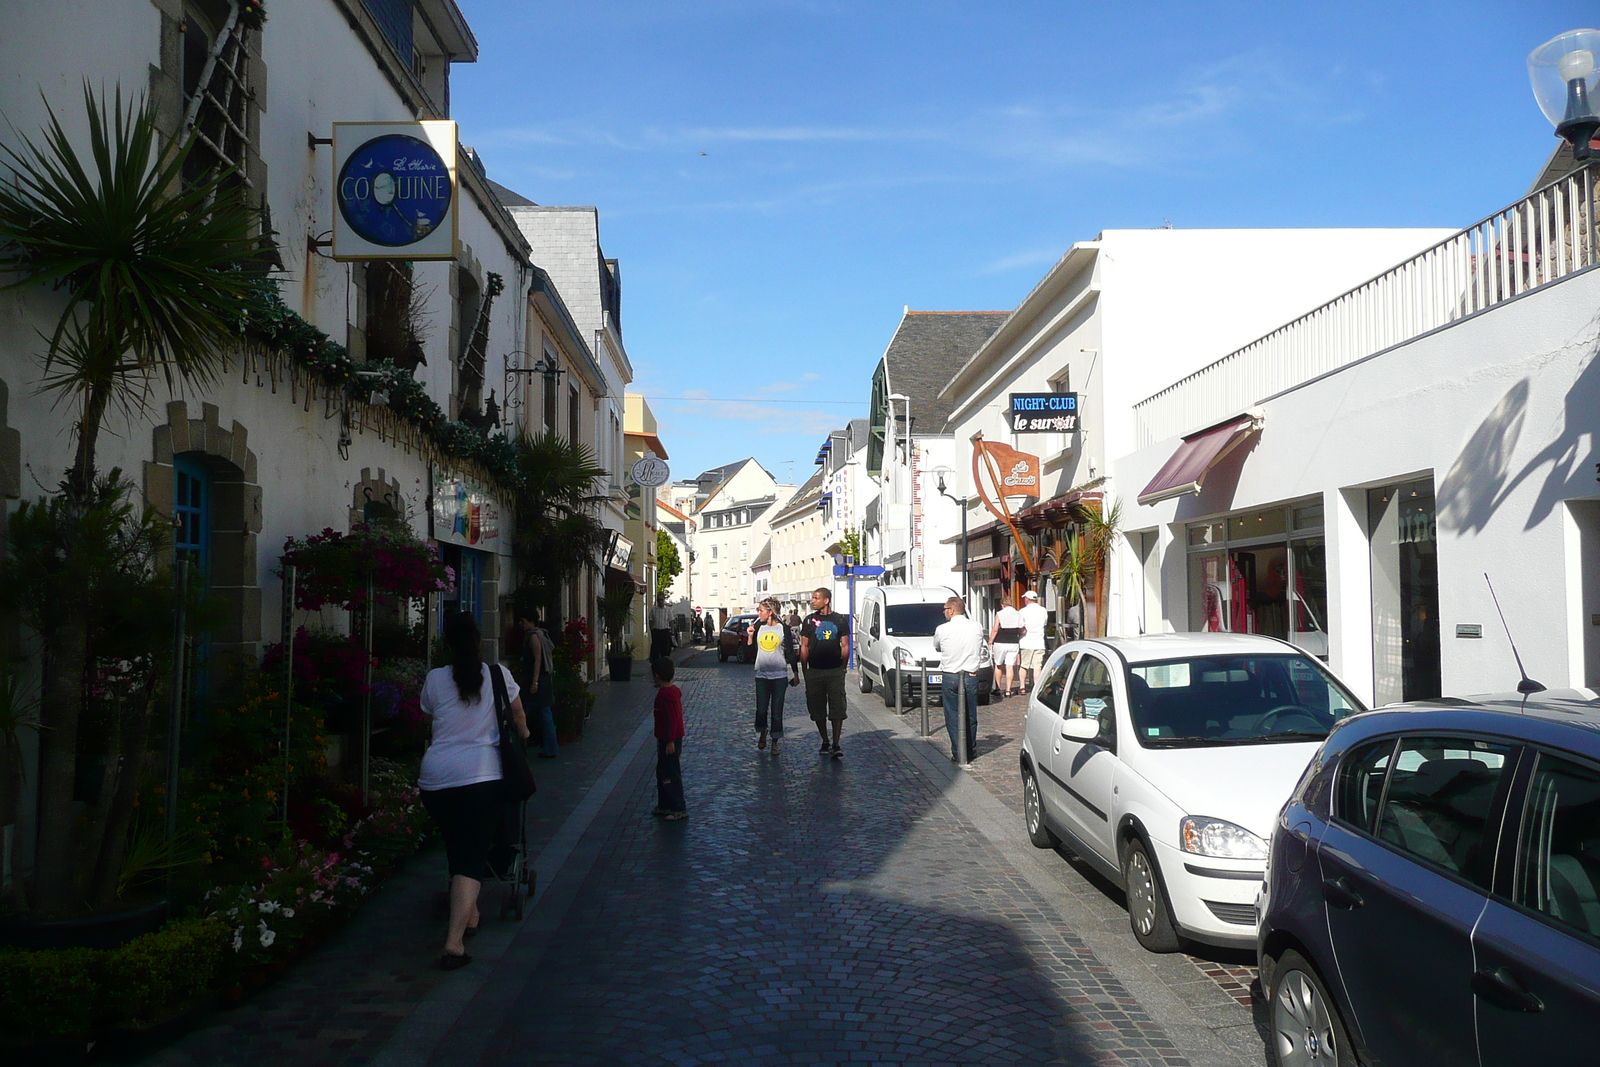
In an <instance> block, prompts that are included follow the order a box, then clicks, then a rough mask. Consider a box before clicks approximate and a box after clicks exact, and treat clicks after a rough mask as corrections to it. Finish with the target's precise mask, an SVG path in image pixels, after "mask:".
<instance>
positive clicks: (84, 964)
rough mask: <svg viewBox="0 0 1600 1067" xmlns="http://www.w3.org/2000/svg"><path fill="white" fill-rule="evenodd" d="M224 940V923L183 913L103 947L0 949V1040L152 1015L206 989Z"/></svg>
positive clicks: (140, 1021) (73, 1032)
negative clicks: (112, 946)
mask: <svg viewBox="0 0 1600 1067" xmlns="http://www.w3.org/2000/svg"><path fill="white" fill-rule="evenodd" d="M227 948H228V930H227V928H226V927H225V926H223V925H222V924H221V923H219V922H216V921H214V920H210V919H189V920H184V921H181V922H172V923H168V924H167V925H166V926H164V927H162V928H161V929H160V930H157V931H156V932H155V933H153V934H145V935H144V936H143V937H138V938H135V939H134V940H132V941H129V942H128V943H127V944H126V945H123V946H122V947H121V948H118V949H112V950H109V951H107V950H103V949H91V948H66V949H47V950H44V951H40V952H27V951H21V950H15V949H13V950H7V951H3V952H0V1041H4V1042H26V1041H29V1040H37V1039H39V1038H52V1037H78V1036H85V1037H86V1036H89V1035H91V1034H93V1033H94V1032H95V1031H96V1030H97V1029H99V1028H100V1027H101V1026H104V1025H110V1026H148V1025H150V1024H151V1023H154V1022H158V1021H160V1020H161V1019H163V1018H165V1017H166V1016H168V1015H170V1014H171V1013H172V1012H174V1011H176V1010H178V1009H181V1008H184V1007H187V1006H188V1005H190V1004H193V1003H194V1002H195V1001H197V1000H199V999H200V998H202V997H204V996H205V995H206V994H207V993H209V992H210V990H211V987H212V984H213V982H214V981H215V980H216V976H217V971H218V969H219V968H220V967H221V965H222V963H223V960H224V958H225V954H226V951H227Z"/></svg>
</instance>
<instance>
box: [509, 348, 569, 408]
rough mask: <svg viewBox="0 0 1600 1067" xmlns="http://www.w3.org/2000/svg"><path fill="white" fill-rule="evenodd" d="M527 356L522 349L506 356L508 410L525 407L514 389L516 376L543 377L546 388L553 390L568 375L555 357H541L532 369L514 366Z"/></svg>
mask: <svg viewBox="0 0 1600 1067" xmlns="http://www.w3.org/2000/svg"><path fill="white" fill-rule="evenodd" d="M527 356H528V353H526V352H524V351H522V350H521V349H518V350H517V351H515V352H507V353H506V355H505V366H506V373H505V379H506V381H505V394H506V408H507V409H510V408H520V407H522V406H523V404H522V397H521V395H520V394H518V393H517V392H516V391H515V390H514V389H513V388H512V386H513V384H514V383H515V381H516V377H515V376H516V375H518V374H538V375H541V376H542V377H543V378H544V385H545V388H546V389H553V388H554V387H555V386H556V384H557V383H558V382H560V381H561V376H562V375H563V374H565V373H566V371H564V370H562V369H561V367H560V365H559V364H557V363H556V361H555V357H553V356H544V355H541V356H540V357H539V360H538V362H536V363H534V365H533V366H531V367H522V366H516V365H514V361H515V363H520V362H521V361H522V360H523V359H526V358H527Z"/></svg>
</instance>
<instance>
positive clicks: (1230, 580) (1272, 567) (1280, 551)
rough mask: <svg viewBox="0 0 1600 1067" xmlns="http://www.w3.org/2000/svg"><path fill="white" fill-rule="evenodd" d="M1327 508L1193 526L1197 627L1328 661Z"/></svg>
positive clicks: (1277, 510)
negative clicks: (1288, 645)
mask: <svg viewBox="0 0 1600 1067" xmlns="http://www.w3.org/2000/svg"><path fill="white" fill-rule="evenodd" d="M1321 516H1322V506H1321V504H1320V503H1315V504H1313V503H1307V504H1301V505H1297V506H1290V507H1272V508H1258V509H1255V510H1251V511H1244V512H1240V513H1238V514H1235V515H1230V516H1228V517H1227V518H1226V519H1224V520H1221V521H1210V522H1205V523H1198V524H1195V525H1193V526H1190V527H1189V529H1188V531H1187V535H1186V540H1187V542H1188V546H1189V621H1190V628H1191V629H1194V630H1200V631H1210V632H1221V633H1251V634H1262V635H1264V636H1267V637H1276V638H1279V639H1281V640H1285V641H1291V642H1293V643H1294V644H1296V645H1298V646H1300V647H1301V648H1303V649H1305V650H1306V651H1307V652H1310V653H1311V654H1313V655H1315V656H1319V657H1321V658H1323V659H1326V658H1327V656H1328V633H1327V603H1328V574H1327V552H1326V548H1325V545H1324V541H1323V538H1322V536H1321V534H1322V522H1321Z"/></svg>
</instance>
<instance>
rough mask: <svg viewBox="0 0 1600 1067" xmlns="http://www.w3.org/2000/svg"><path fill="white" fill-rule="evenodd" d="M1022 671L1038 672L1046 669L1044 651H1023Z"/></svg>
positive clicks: (1039, 649) (1028, 649) (1032, 649)
mask: <svg viewBox="0 0 1600 1067" xmlns="http://www.w3.org/2000/svg"><path fill="white" fill-rule="evenodd" d="M1022 669H1023V670H1025V671H1038V670H1043V669H1044V649H1042V648H1025V649H1023V650H1022Z"/></svg>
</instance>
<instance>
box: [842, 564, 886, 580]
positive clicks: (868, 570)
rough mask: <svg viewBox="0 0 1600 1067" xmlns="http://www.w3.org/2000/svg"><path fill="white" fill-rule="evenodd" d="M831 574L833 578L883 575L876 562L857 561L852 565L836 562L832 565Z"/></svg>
mask: <svg viewBox="0 0 1600 1067" xmlns="http://www.w3.org/2000/svg"><path fill="white" fill-rule="evenodd" d="M833 576H834V577H835V578H881V577H882V576H883V568H882V567H880V566H878V565H877V564H876V563H857V564H856V565H855V566H853V567H852V566H848V565H846V564H843V563H836V564H834V566H833Z"/></svg>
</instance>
